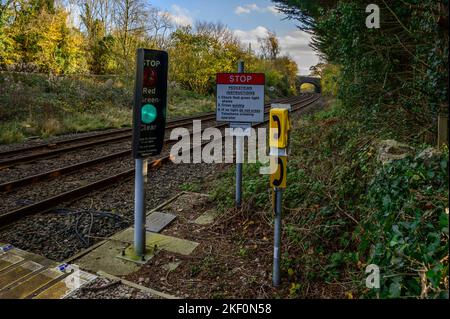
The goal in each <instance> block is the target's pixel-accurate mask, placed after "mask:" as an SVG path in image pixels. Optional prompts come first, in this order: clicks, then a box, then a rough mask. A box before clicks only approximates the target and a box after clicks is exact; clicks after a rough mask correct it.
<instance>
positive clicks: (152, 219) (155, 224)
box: [145, 212, 177, 233]
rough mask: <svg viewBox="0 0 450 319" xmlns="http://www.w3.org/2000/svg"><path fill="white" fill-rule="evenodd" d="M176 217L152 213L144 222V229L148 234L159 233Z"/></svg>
mask: <svg viewBox="0 0 450 319" xmlns="http://www.w3.org/2000/svg"><path fill="white" fill-rule="evenodd" d="M176 217H177V216H175V215H173V214H168V213H161V212H153V213H151V214H150V215H148V216H147V218H146V220H145V229H146V230H147V231H149V232H153V233H159V232H160V231H161V230H163V229H164V228H165V227H167V225H169V224H170V223H171V222H172V221H173V220H174V219H175V218H176Z"/></svg>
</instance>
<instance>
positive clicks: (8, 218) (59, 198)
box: [0, 95, 319, 227]
mask: <svg viewBox="0 0 450 319" xmlns="http://www.w3.org/2000/svg"><path fill="white" fill-rule="evenodd" d="M318 99H319V96H314V95H313V96H312V97H310V98H307V99H304V100H301V101H298V102H297V103H293V104H294V105H298V104H301V105H300V106H298V107H296V108H292V112H296V111H299V110H301V109H303V108H304V107H306V106H308V105H310V104H312V103H314V102H316V101H317V100H318ZM267 122H268V119H265V120H264V122H262V123H258V124H255V125H253V127H258V126H261V125H264V124H266V123H267ZM207 143H209V142H205V143H203V144H201V146H204V145H206V144H207ZM170 158H171V155H170V154H168V155H165V156H163V157H161V158H159V159H156V160H153V161H151V162H150V163H148V168H149V169H155V168H157V167H159V166H161V165H163V164H165V163H167V162H169V161H170ZM133 176H134V168H133V169H129V170H127V171H124V172H121V173H119V174H116V175H113V176H109V177H106V178H103V179H101V180H98V181H95V182H92V183H90V184H88V185H85V186H81V187H78V188H75V189H73V190H70V191H67V192H64V193H61V194H58V195H55V196H52V197H49V198H46V199H44V200H41V201H39V202H37V203H33V204H30V205H27V206H24V207H21V208H17V209H15V210H12V211H9V212H7V213H5V214H2V215H0V227H4V226H5V225H7V224H10V223H12V222H14V221H16V220H19V219H21V218H23V217H25V216H28V215H33V214H37V213H43V212H45V211H48V210H50V209H52V208H54V207H55V206H57V205H58V204H61V203H64V202H70V201H74V200H76V199H79V198H82V197H85V196H87V195H89V194H90V193H91V192H93V191H98V190H102V189H104V188H108V187H110V186H111V185H114V184H115V183H117V182H119V181H126V180H128V179H129V178H131V177H133Z"/></svg>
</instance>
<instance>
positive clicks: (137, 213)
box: [134, 158, 147, 257]
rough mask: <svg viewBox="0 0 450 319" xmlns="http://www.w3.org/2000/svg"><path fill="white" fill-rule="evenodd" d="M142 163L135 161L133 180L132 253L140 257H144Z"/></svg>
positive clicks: (139, 159) (143, 185) (138, 160)
mask: <svg viewBox="0 0 450 319" xmlns="http://www.w3.org/2000/svg"><path fill="white" fill-rule="evenodd" d="M144 162H145V163H146V162H147V161H145V160H143V159H141V158H137V159H136V160H135V179H134V252H135V254H136V255H137V256H140V257H144V255H145V184H144Z"/></svg>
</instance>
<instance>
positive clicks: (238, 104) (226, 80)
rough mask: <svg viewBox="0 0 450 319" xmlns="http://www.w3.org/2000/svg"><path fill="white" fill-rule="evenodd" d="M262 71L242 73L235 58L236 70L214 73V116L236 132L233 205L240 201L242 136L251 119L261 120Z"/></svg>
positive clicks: (263, 77)
mask: <svg viewBox="0 0 450 319" xmlns="http://www.w3.org/2000/svg"><path fill="white" fill-rule="evenodd" d="M264 84H265V75H264V73H244V62H243V61H239V63H238V73H217V76H216V85H217V87H216V96H217V100H216V120H217V121H218V122H221V121H226V122H229V123H230V128H233V130H232V134H233V135H234V136H236V207H238V208H239V207H240V206H241V202H242V163H243V162H244V138H245V136H250V134H251V130H250V128H251V125H252V123H260V122H263V121H264Z"/></svg>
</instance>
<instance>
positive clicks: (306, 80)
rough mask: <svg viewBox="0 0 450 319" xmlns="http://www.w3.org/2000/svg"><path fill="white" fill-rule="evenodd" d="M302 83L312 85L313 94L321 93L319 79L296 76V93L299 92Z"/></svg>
mask: <svg viewBox="0 0 450 319" xmlns="http://www.w3.org/2000/svg"><path fill="white" fill-rule="evenodd" d="M303 83H310V84H312V85H314V92H316V93H321V92H322V86H321V85H320V78H319V77H314V76H297V88H298V92H299V93H300V92H301V86H302V84H303Z"/></svg>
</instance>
